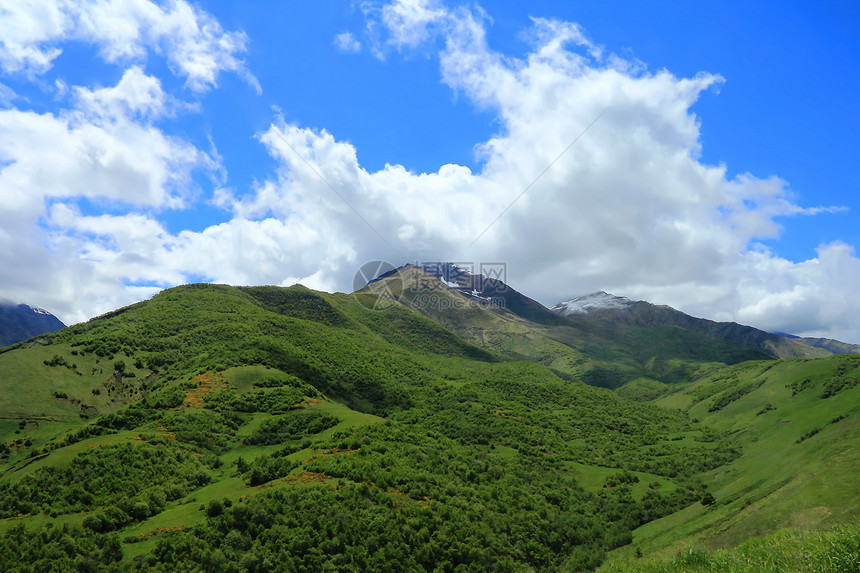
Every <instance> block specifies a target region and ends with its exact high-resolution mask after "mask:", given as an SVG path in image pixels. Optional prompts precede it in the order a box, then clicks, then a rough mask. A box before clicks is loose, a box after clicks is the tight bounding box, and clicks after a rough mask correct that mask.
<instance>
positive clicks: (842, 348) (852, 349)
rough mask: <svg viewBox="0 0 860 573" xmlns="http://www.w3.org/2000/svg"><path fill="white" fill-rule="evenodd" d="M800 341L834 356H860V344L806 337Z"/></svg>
mask: <svg viewBox="0 0 860 573" xmlns="http://www.w3.org/2000/svg"><path fill="white" fill-rule="evenodd" d="M800 341H801V342H803V343H804V344H806V345H808V346H813V347H815V348H823V349H824V350H827V351H828V352H831V353H833V354H860V344H849V343H847V342H841V341H839V340H833V339H832V338H811V337H808V336H804V337H802V338H800Z"/></svg>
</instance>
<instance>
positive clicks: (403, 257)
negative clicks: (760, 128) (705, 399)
mask: <svg viewBox="0 0 860 573" xmlns="http://www.w3.org/2000/svg"><path fill="white" fill-rule="evenodd" d="M119 5H120V3H119V2H113V3H111V2H107V3H104V2H102V3H98V4H91V5H90V4H83V5H82V6H85V7H86V8H82V9H80V10H78V11H75V10H72V9H71V8H63V7H64V6H65V5H63V4H60V5H59V6H60V7H61V8H58V9H55V10H51V9H49V8H48V7H47V6H49V5H47V4H46V7H42V8H41V9H42V10H43V11H45V14H47V15H48V16H46V17H39V18H37V17H36V16H37V15H36V10H37V8H38V6H36V5H33V6H35V7H32V8H31V9H29V11H27V10H25V9H23V8H22V9H20V10H18V11H17V12H15V11H13V12H10V13H7V14H6V15H5V16H4V18H7V19H9V18H17V19H18V20H19V21H25V22H26V21H29V20H28V18H30V20H33V21H36V20H38V22H39V25H38V26H36V25H35V24H34V25H32V26H30V28H26V27H25V29H26V30H28V31H26V32H21V33H19V34H18V35H17V36H15V37H12V38H10V39H8V40H4V43H3V45H2V49H0V64H2V65H3V67H4V69H5V70H6V71H7V72H14V73H31V74H39V73H42V72H43V71H44V70H45V69H47V68H48V67H50V65H51V62H52V61H53V59H55V58H56V57H57V55H58V50H60V49H61V47H60V46H61V45H62V41H64V40H68V39H69V38H76V39H78V40H83V41H87V42H93V43H95V44H97V45H98V46H99V50H100V53H101V54H102V57H104V58H105V59H106V60H107V61H111V62H126V61H127V62H129V63H128V64H125V65H126V71H125V73H124V75H123V77H122V79H121V80H120V81H119V82H118V83H117V84H116V85H115V86H112V87H107V88H97V89H96V88H87V87H74V94H75V97H74V105H73V106H72V107H70V108H68V109H64V110H62V111H60V112H58V113H38V112H34V111H28V110H21V109H17V108H8V109H3V110H0V264H2V266H3V268H8V269H10V271H9V273H7V276H4V277H3V278H2V279H0V289H2V290H3V291H9V292H10V293H14V294H15V295H16V296H18V297H20V298H22V299H24V300H28V301H32V303H33V304H38V305H39V306H45V307H47V308H49V309H51V310H52V311H55V312H56V313H57V314H58V315H60V316H61V318H62V319H63V320H65V321H66V322H74V321H78V320H83V319H85V318H88V317H90V316H93V315H94V314H97V313H99V312H104V311H106V310H109V309H111V308H114V307H116V306H119V305H121V304H125V303H128V302H131V301H134V300H139V299H140V298H143V297H145V296H149V295H151V294H152V293H153V292H155V291H156V290H158V289H159V288H162V287H166V286H171V285H174V284H179V283H183V282H186V281H189V280H201V279H202V280H211V281H217V282H227V283H231V284H281V285H289V284H293V283H294V282H302V283H303V284H305V285H307V286H309V287H311V288H319V289H325V290H337V289H340V290H349V289H350V287H351V281H352V276H353V273H354V272H355V271H356V269H358V268H359V267H360V266H361V264H362V263H364V262H366V261H369V260H376V259H384V260H389V261H391V262H393V263H395V264H401V263H405V262H410V261H416V260H425V261H437V260H451V261H464V262H465V261H472V262H476V263H479V262H491V261H492V262H495V261H505V262H507V264H508V279H509V282H510V283H511V284H512V286H514V287H515V288H517V289H518V290H521V291H523V292H525V293H526V294H529V295H530V296H534V297H535V298H537V299H538V300H540V301H541V302H543V303H545V304H548V305H551V304H553V303H555V302H558V301H559V300H562V299H566V298H571V297H573V296H577V295H581V294H584V293H587V292H590V291H594V290H598V289H603V290H608V291H611V292H614V293H616V294H620V295H625V296H628V297H632V298H642V299H646V300H650V301H652V302H655V303H663V304H670V305H672V306H675V307H676V308H679V309H681V310H684V311H685V312H688V313H691V314H694V315H697V316H706V317H709V318H714V319H717V320H736V321H739V322H742V323H745V324H751V325H754V326H757V327H759V328H764V329H767V330H773V331H784V332H793V333H797V334H804V335H825V336H831V337H836V338H841V339H844V340H847V341H849V342H856V341H860V326H858V325H857V324H856V321H854V320H851V317H856V316H858V315H860V302H858V299H857V297H856V296H855V295H854V289H853V285H856V284H860V260H858V258H857V257H856V255H855V253H854V251H853V248H852V247H851V246H850V245H846V244H841V243H834V244H825V245H821V246H820V247H819V249H818V252H817V256H816V257H815V258H813V259H810V260H808V261H803V262H792V261H788V260H785V259H783V258H780V257H779V256H777V255H776V254H774V253H773V252H771V251H769V250H768V249H767V248H766V247H764V246H762V245H761V243H760V241H762V240H764V239H772V238H776V237H778V236H779V234H780V232H781V226H780V219H781V218H783V217H789V216H816V215H820V214H822V213H828V212H832V211H834V210H838V209H839V208H838V207H830V206H811V207H806V206H802V205H801V204H799V202H798V199H797V198H796V197H795V196H794V195H793V194H792V192H791V190H790V188H789V186H788V184H787V183H786V182H785V181H782V180H780V179H779V178H777V177H766V178H761V177H757V176H756V175H754V174H749V173H747V174H743V175H739V176H737V177H732V178H729V177H728V176H727V169H726V167H725V166H723V165H706V164H704V163H703V162H702V161H701V147H700V145H701V144H700V125H699V121H698V119H697V117H696V115H695V113H694V111H692V108H693V106H694V105H695V103H696V101H697V100H698V98H700V97H702V95H703V94H705V93H708V92H710V91H713V90H715V88H717V87H718V86H719V85H720V84H721V83H722V82H723V81H724V80H723V78H721V77H719V76H717V75H713V74H707V73H701V74H699V75H697V76H695V77H690V78H683V77H677V76H675V75H673V74H672V73H671V72H669V71H667V70H661V71H657V72H649V71H647V70H644V69H643V68H642V66H641V65H640V64H638V63H637V62H631V61H627V60H625V59H623V58H620V57H618V56H616V55H613V54H604V53H603V50H602V49H601V47H600V46H599V45H597V44H595V43H593V42H592V41H591V40H590V39H589V38H588V37H587V36H586V34H585V33H584V31H583V30H582V29H581V28H580V27H579V26H577V25H575V24H571V23H567V22H561V21H557V20H552V19H541V18H535V19H534V20H533V21H532V22H531V26H530V29H529V38H530V39H531V41H532V46H531V49H530V51H529V53H528V54H527V55H526V56H525V57H523V58H511V57H509V56H506V55H505V54H501V53H498V52H496V51H494V50H493V49H492V48H491V47H490V46H489V45H488V43H487V40H486V26H487V16H486V15H485V14H484V13H483V12H482V11H481V10H480V9H478V8H474V7H471V8H470V7H449V6H446V5H444V4H442V3H441V2H429V1H421V0H401V1H399V2H391V3H387V4H385V5H382V6H379V7H378V9H376V10H368V11H367V17H368V18H369V19H370V20H369V23H368V30H372V31H373V35H372V37H370V36H369V37H367V38H363V42H364V43H365V44H367V45H369V46H372V47H371V51H372V53H374V54H376V55H377V56H380V57H384V56H385V55H386V54H387V52H392V53H400V52H405V51H408V50H412V49H417V48H420V47H422V46H423V47H424V48H423V49H426V47H427V46H431V47H432V49H434V50H437V51H438V61H439V70H440V77H441V79H442V81H443V82H444V83H445V84H447V85H448V86H449V87H450V88H451V90H452V91H453V92H455V93H456V94H458V96H462V97H466V98H468V99H469V100H470V101H471V102H473V103H474V105H475V106H476V107H479V108H481V109H484V110H489V111H490V112H492V114H493V115H494V116H495V117H496V119H497V122H498V125H499V126H500V127H499V130H498V132H497V133H496V135H495V136H493V137H492V138H490V139H489V140H487V141H483V142H476V146H475V152H476V154H477V156H478V157H479V158H480V160H481V164H480V165H481V167H480V170H479V171H478V172H472V171H471V170H470V169H469V168H467V167H464V166H460V165H455V164H449V165H443V166H440V167H439V169H438V170H437V171H435V172H433V173H414V172H410V171H409V170H407V169H405V168H404V167H402V166H400V165H386V166H385V168H384V169H381V170H378V171H373V172H371V171H368V170H366V169H364V168H363V167H362V166H361V165H360V164H359V162H358V160H357V154H356V149H355V148H354V147H353V146H352V145H351V144H349V143H347V142H345V141H342V140H339V139H338V137H337V134H334V133H329V132H327V131H325V130H317V129H310V128H307V127H303V126H300V125H294V124H290V123H287V122H284V121H283V119H280V118H277V119H276V120H275V122H274V123H273V125H271V126H270V127H269V128H268V129H267V130H264V131H262V132H260V133H258V134H257V142H258V145H259V146H260V152H261V153H268V154H269V156H270V157H271V158H273V159H274V160H275V161H276V165H277V167H276V169H275V170H274V172H272V173H271V174H270V175H269V176H267V177H265V178H264V179H262V180H260V181H258V182H257V183H256V184H255V185H254V186H253V187H251V188H248V189H240V190H236V189H223V188H220V186H218V185H217V184H214V185H213V186H214V187H215V188H214V189H213V197H214V198H213V199H212V203H213V204H214V205H217V206H218V207H219V208H221V209H222V210H223V212H224V213H225V220H224V222H223V223H220V224H217V225H212V226H209V227H207V228H205V229H203V230H202V231H192V230H180V231H178V232H170V231H168V230H167V227H166V226H165V224H163V223H162V222H161V220H160V219H159V213H160V212H162V211H163V210H182V209H193V207H194V204H195V201H199V200H200V199H199V198H198V197H199V192H198V191H196V190H195V184H194V182H193V181H194V178H193V176H192V173H200V172H202V173H205V174H209V175H210V176H211V177H212V179H213V181H218V180H219V173H222V171H223V166H222V165H221V164H220V162H219V158H218V156H217V153H216V152H214V151H212V150H210V151H202V150H200V149H197V148H196V147H194V146H193V145H191V144H190V143H188V142H187V141H184V140H183V139H181V138H177V137H175V136H169V135H167V134H165V133H164V132H163V131H161V130H160V129H159V128H158V122H159V121H160V120H163V118H164V117H165V116H166V114H167V113H168V109H169V107H170V105H171V101H172V100H171V96H170V95H169V94H165V93H164V91H163V88H162V85H161V83H160V82H159V80H158V79H157V78H155V77H152V76H148V75H147V74H146V73H145V71H144V70H143V68H141V67H140V66H139V65H138V64H136V63H135V62H137V60H135V58H136V57H138V56H139V54H136V53H135V51H134V50H135V49H138V50H144V49H145V48H143V46H144V45H146V42H145V38H155V39H156V40H157V41H156V45H157V46H161V47H160V48H157V49H160V50H163V51H165V52H166V54H167V55H166V56H165V57H166V58H167V60H168V62H170V64H171V69H172V70H173V73H175V74H177V75H178V76H180V77H184V78H186V84H187V87H188V89H191V90H204V89H211V88H214V87H216V85H217V84H216V82H215V79H216V77H217V75H218V73H220V72H224V71H227V72H237V73H240V74H244V75H247V76H250V72H247V71H245V70H244V67H243V64H242V62H241V60H240V59H239V56H240V55H241V53H242V52H243V51H244V49H245V47H244V46H245V41H246V38H245V37H244V35H243V34H242V33H240V32H224V31H223V30H222V29H221V27H220V25H218V23H217V22H216V21H215V20H214V19H213V18H212V17H211V16H210V15H208V14H205V13H203V12H201V11H200V10H199V9H196V8H193V7H191V6H190V5H187V4H185V3H183V2H173V3H170V4H168V5H167V7H166V8H159V7H152V6H151V5H150V3H148V2H143V1H139V2H129V3H128V6H126V7H128V8H130V9H129V10H126V11H122V12H120V11H119V9H118V8H117V7H118V6H119ZM50 6H54V4H50ZM111 7H113V9H111ZM81 10H90V12H89V13H90V14H91V18H89V19H88V18H83V17H82V16H81V15H80V13H81ZM25 12H26V13H25ZM108 17H110V18H114V19H116V25H115V26H113V27H112V28H111V30H113V31H112V32H111V33H110V34H105V33H101V32H97V31H95V30H97V29H102V28H101V27H95V26H92V25H90V24H88V22H90V21H91V20H92V21H95V19H96V18H108ZM192 20H193V21H195V22H196V27H190V26H185V25H181V24H180V23H179V22H190V21H192ZM121 39H122V42H121V41H120V40H121ZM129 41H130V44H129V45H130V46H131V47H130V48H127V49H120V46H124V45H126V44H125V43H123V42H129ZM135 42H137V43H135ZM189 44H190V45H189ZM335 44H336V46H337V47H339V49H341V50H343V51H356V50H359V49H361V46H362V45H363V43H362V41H360V40H359V39H358V38H357V37H356V36H354V35H353V34H352V32H348V33H347V32H344V33H343V34H341V35H340V36H338V37H337V38H336V40H335ZM135 46H137V47H135ZM213 46H215V47H216V49H215V50H214V53H210V52H206V50H212V47H213ZM219 50H220V51H219ZM203 52H206V53H207V54H208V57H203V56H202V55H201V54H203ZM10 141H15V142H16V143H15V145H12V144H11V143H8V142H10ZM4 142H7V143H5V144H4ZM83 199H86V200H87V201H88V202H89V203H90V204H92V203H95V204H99V202H103V203H105V204H107V205H114V206H115V205H122V209H107V208H106V209H104V212H103V213H101V214H95V215H94V214H92V213H88V214H83V213H82V211H81V209H80V208H79V206H78V205H79V203H80V201H81V200H83Z"/></svg>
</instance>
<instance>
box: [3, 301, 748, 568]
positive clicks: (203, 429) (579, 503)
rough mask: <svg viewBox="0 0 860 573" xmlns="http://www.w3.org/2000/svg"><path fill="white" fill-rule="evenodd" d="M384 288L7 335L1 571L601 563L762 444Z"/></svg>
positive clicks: (212, 305)
mask: <svg viewBox="0 0 860 573" xmlns="http://www.w3.org/2000/svg"><path fill="white" fill-rule="evenodd" d="M363 296H365V297H374V296H375V295H373V294H366V295H363ZM368 306H372V305H363V304H359V303H358V302H357V301H356V299H354V298H353V297H351V296H348V295H328V294H322V293H316V292H313V291H309V290H307V289H304V288H302V287H293V288H290V289H280V288H232V287H226V286H219V285H189V286H186V287H179V288H175V289H170V290H167V291H164V292H162V293H160V294H159V295H157V296H155V297H153V299H152V300H150V301H146V302H143V303H139V304H136V305H132V306H130V307H127V308H124V309H120V310H118V311H115V312H112V313H109V314H107V315H105V316H103V317H100V318H98V319H94V320H92V321H90V322H88V323H86V324H81V325H76V326H74V327H72V328H68V329H65V330H63V331H61V332H59V333H56V334H53V335H49V336H45V337H42V338H40V339H38V340H35V341H32V342H31V343H29V344H27V345H23V346H19V347H17V348H13V349H10V350H8V351H5V352H3V353H2V354H0V372H2V373H3V376H2V378H0V380H2V384H3V388H2V390H3V392H4V394H5V395H7V396H10V399H8V400H5V401H4V402H3V403H2V404H0V444H2V446H0V517H3V518H4V519H3V520H0V569H2V570H4V571H15V570H29V568H30V567H35V568H37V569H39V568H41V567H46V566H47V564H49V563H50V564H51V566H52V567H55V568H59V569H63V570H71V569H75V568H77V569H82V570H99V568H102V569H105V570H107V568H110V567H120V568H122V569H134V570H153V569H154V570H170V571H173V570H189V569H190V570H194V569H206V570H234V571H244V570H251V571H253V570H271V569H272V568H273V567H274V564H276V563H277V564H279V566H283V567H285V568H288V569H289V568H292V567H295V568H298V569H301V568H305V569H307V570H320V569H325V568H348V569H362V570H364V569H374V568H376V569H386V570H397V569H398V568H399V569H403V570H412V569H419V568H440V569H441V570H454V569H456V568H457V567H458V566H460V567H466V568H471V569H481V570H485V569H498V570H511V569H524V568H526V569H528V568H531V569H541V570H544V569H546V570H552V569H558V568H562V569H572V570H576V569H583V568H591V567H594V566H596V565H598V564H599V563H600V562H601V560H602V559H603V556H604V555H605V553H606V552H607V551H609V550H612V549H613V548H616V547H619V546H622V545H624V544H625V543H628V542H629V541H630V539H631V531H632V530H633V529H634V528H635V527H637V526H639V525H641V524H644V523H648V522H650V521H652V520H654V519H656V518H659V517H661V516H664V515H668V514H670V513H672V512H674V511H677V510H679V509H682V508H684V507H687V506H688V505H690V504H691V503H696V502H697V501H698V500H700V499H701V498H702V497H703V496H704V495H705V494H706V493H707V486H706V485H705V484H704V483H703V482H702V481H701V480H699V479H697V478H696V476H697V475H699V474H701V473H702V472H703V471H706V470H710V469H715V468H718V467H719V466H721V465H722V464H725V463H726V462H728V461H731V460H732V459H735V458H736V457H737V456H738V455H739V454H740V452H739V451H738V450H737V449H736V448H734V447H733V446H732V445H731V444H730V443H729V442H728V441H726V439H725V438H724V436H722V435H721V434H720V433H719V432H715V431H713V430H709V429H707V428H705V427H704V426H703V425H701V424H697V423H694V422H691V421H690V419H689V417H688V416H686V415H685V414H683V413H680V412H674V411H667V410H664V409H661V408H659V407H656V406H653V405H648V404H638V403H636V402H633V401H629V400H626V399H623V398H621V397H619V396H617V395H615V394H614V393H612V392H609V391H607V390H603V389H598V388H593V387H590V386H587V385H585V384H582V383H580V382H576V381H572V380H568V379H563V378H560V377H559V376H557V375H556V374H555V373H554V372H553V370H551V369H550V368H548V367H547V366H545V365H543V364H539V363H536V362H531V361H522V360H512V359H511V358H510V357H509V356H505V355H503V354H500V353H497V352H495V351H492V350H488V349H484V348H480V347H478V346H475V345H472V344H470V343H468V342H465V341H464V340H462V339H461V338H459V337H457V336H456V335H455V334H453V333H451V332H450V331H449V330H447V329H445V328H443V327H442V326H440V325H439V324H438V323H436V322H435V321H433V320H431V319H429V318H427V317H425V316H422V315H421V314H420V313H417V312H415V311H412V310H410V309H408V308H405V307H402V306H401V307H397V308H392V309H390V310H389V311H386V312H378V311H373V310H369V309H368V308H367V307H368ZM523 334H525V335H528V332H525V331H523ZM285 548H288V550H287V549H285Z"/></svg>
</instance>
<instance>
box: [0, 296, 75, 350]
mask: <svg viewBox="0 0 860 573" xmlns="http://www.w3.org/2000/svg"><path fill="white" fill-rule="evenodd" d="M65 326H66V325H65V324H63V323H62V322H61V321H60V319H59V318H57V317H56V316H54V315H53V314H51V313H50V312H48V311H47V310H44V309H41V308H34V307H32V306H27V305H26V304H14V303H2V302H0V347H3V346H9V345H10V344H15V343H16V342H22V341H24V340H27V339H30V338H33V337H34V336H39V335H40V334H46V333H48V332H56V331H58V330H60V329H61V328H65Z"/></svg>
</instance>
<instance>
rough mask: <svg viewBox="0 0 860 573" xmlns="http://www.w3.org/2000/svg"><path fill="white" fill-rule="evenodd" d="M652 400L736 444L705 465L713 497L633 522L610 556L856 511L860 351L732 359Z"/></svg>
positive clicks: (721, 542) (660, 551)
mask: <svg viewBox="0 0 860 573" xmlns="http://www.w3.org/2000/svg"><path fill="white" fill-rule="evenodd" d="M658 403H660V404H661V405H663V406H664V407H672V408H681V409H683V410H685V411H687V412H688V413H689V414H690V415H691V416H692V417H693V418H696V419H699V420H701V421H702V423H703V424H704V425H705V426H707V427H710V428H713V429H715V430H717V431H720V432H727V433H728V436H729V439H730V440H731V443H732V444H734V445H735V446H736V447H738V448H739V449H740V450H741V451H742V452H743V453H742V455H741V456H739V457H738V458H737V459H735V460H733V461H732V462H730V463H728V464H726V465H725V466H723V467H721V468H718V469H715V470H712V471H709V472H706V473H705V474H704V476H703V479H704V480H705V482H706V483H707V484H708V485H709V491H710V492H711V493H712V495H713V496H714V500H713V502H712V503H710V504H709V505H702V504H697V505H692V506H690V507H688V508H686V509H684V510H682V511H681V512H679V513H677V514H675V515H672V516H668V517H665V518H663V519H660V520H656V521H654V522H652V523H649V524H647V525H645V526H643V527H641V528H639V529H637V530H636V531H635V532H634V545H631V546H630V547H628V548H624V549H621V550H619V551H617V552H614V553H613V555H612V556H611V557H612V558H613V559H614V560H618V561H620V562H630V560H632V559H633V554H634V553H635V551H636V548H638V549H639V551H641V552H644V553H645V554H648V555H652V556H653V555H664V556H668V555H671V554H673V553H675V552H677V551H679V550H683V549H684V548H687V547H705V548H712V549H715V548H720V547H731V546H733V545H735V544H738V543H740V542H742V541H744V540H745V539H748V538H750V537H753V536H757V535H762V534H765V533H768V532H771V531H775V530H777V529H780V528H794V529H797V528H800V529H809V528H813V529H814V528H818V527H831V526H833V525H835V524H839V523H851V522H852V521H853V520H856V519H857V518H858V517H860V504H858V501H860V500H858V496H857V486H856V484H857V477H856V476H857V475H858V473H860V450H858V448H857V444H858V440H860V356H858V355H844V356H833V357H828V358H822V359H814V360H799V359H791V360H783V361H779V362H751V363H745V364H740V365H736V366H733V367H730V368H727V369H724V370H722V371H720V372H719V373H715V374H713V375H711V376H708V377H705V378H703V379H701V380H699V381H697V382H695V383H693V384H691V385H689V386H687V387H686V388H685V389H683V390H682V391H679V392H677V393H675V394H672V395H669V396H666V397H664V398H662V399H661V400H660V401H659V402H658Z"/></svg>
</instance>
